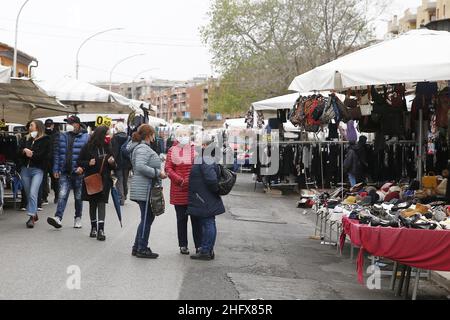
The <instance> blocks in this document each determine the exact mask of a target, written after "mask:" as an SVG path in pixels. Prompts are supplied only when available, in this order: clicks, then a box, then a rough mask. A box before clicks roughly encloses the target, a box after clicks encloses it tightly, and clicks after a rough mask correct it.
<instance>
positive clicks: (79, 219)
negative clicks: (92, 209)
mask: <svg viewBox="0 0 450 320" xmlns="http://www.w3.org/2000/svg"><path fill="white" fill-rule="evenodd" d="M73 227H74V228H75V229H81V228H82V227H83V226H82V224H81V218H75V224H74V226H73Z"/></svg>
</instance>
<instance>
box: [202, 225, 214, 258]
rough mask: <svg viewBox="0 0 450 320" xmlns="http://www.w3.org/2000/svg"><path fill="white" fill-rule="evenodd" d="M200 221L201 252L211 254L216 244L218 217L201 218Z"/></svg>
mask: <svg viewBox="0 0 450 320" xmlns="http://www.w3.org/2000/svg"><path fill="white" fill-rule="evenodd" d="M200 223H201V225H202V249H201V253H204V254H210V253H211V252H212V251H214V245H215V244H216V237H217V228H216V217H210V218H201V220H200Z"/></svg>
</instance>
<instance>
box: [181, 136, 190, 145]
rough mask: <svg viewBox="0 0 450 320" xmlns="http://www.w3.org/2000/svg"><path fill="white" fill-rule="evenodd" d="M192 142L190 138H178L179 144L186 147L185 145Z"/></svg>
mask: <svg viewBox="0 0 450 320" xmlns="http://www.w3.org/2000/svg"><path fill="white" fill-rule="evenodd" d="M190 141H191V139H190V138H189V137H179V138H178V142H179V143H180V145H182V146H185V145H187V144H189V142H190Z"/></svg>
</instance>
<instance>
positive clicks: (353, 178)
mask: <svg viewBox="0 0 450 320" xmlns="http://www.w3.org/2000/svg"><path fill="white" fill-rule="evenodd" d="M348 180H350V186H352V187H354V186H355V185H356V176H354V175H352V174H351V173H349V174H348Z"/></svg>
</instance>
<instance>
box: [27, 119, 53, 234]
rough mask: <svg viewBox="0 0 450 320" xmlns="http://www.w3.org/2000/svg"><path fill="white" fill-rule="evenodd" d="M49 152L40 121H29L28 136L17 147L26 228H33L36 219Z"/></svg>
mask: <svg viewBox="0 0 450 320" xmlns="http://www.w3.org/2000/svg"><path fill="white" fill-rule="evenodd" d="M50 151H51V146H50V138H49V137H48V136H46V135H45V127H44V124H43V123H42V121H39V120H34V121H31V123H30V127H29V134H28V136H27V137H26V138H25V139H23V140H22V142H21V145H20V147H19V161H20V166H21V171H20V176H21V178H22V183H23V186H24V189H25V193H26V196H27V200H28V204H27V211H28V216H29V219H28V221H27V223H26V226H27V228H29V229H32V228H34V225H35V223H36V222H37V221H38V220H39V218H38V214H37V212H38V197H39V188H40V186H41V184H42V179H43V177H44V171H45V170H46V167H47V164H48V161H49V155H50Z"/></svg>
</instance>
